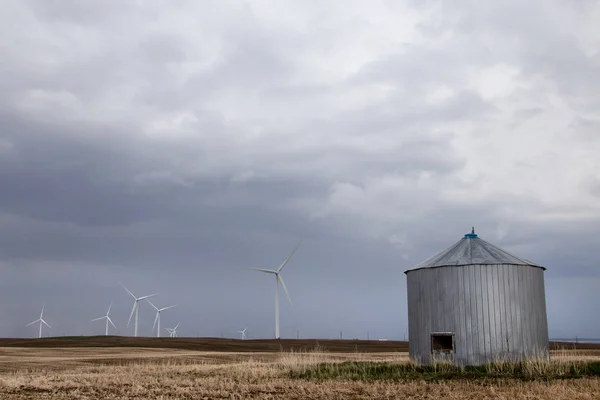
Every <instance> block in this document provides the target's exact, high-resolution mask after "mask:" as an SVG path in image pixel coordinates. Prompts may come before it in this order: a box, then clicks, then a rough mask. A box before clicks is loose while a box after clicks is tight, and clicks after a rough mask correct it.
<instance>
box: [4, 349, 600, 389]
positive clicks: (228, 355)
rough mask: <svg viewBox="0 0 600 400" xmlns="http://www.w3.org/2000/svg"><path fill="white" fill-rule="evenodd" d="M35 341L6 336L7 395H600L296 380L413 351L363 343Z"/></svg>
mask: <svg viewBox="0 0 600 400" xmlns="http://www.w3.org/2000/svg"><path fill="white" fill-rule="evenodd" d="M132 340H135V339H132ZM184 340H185V339H182V342H183V341H184ZM32 342H33V343H36V344H35V345H31V343H32ZM32 342H24V343H21V344H23V345H24V346H27V347H19V346H17V345H18V343H16V342H12V343H9V342H5V343H2V341H0V346H3V345H8V346H7V347H0V399H403V398H415V399H440V398H443V399H459V398H460V399H511V400H512V399H553V400H559V399H600V378H598V377H581V378H577V379H554V380H550V381H544V380H532V381H524V380H519V379H493V380H489V381H488V380H476V381H473V380H465V379H456V380H454V379H453V380H441V381H437V382H436V381H427V380H425V379H411V380H404V381H393V380H375V381H370V382H367V381H363V380H349V379H331V380H312V379H298V378H294V377H293V374H294V373H298V372H302V371H307V370H310V369H311V368H314V366H315V365H320V364H322V363H331V364H335V365H338V364H339V365H342V364H340V363H343V362H344V361H359V362H363V361H372V362H377V363H390V364H403V365H404V364H408V363H409V361H408V355H407V353H406V352H405V349H401V351H393V350H392V349H391V348H390V349H387V350H384V351H370V352H369V351H368V350H366V351H360V350H359V351H356V348H359V347H357V345H355V346H354V347H347V351H346V352H343V351H341V350H343V346H342V344H340V343H337V344H335V343H333V342H332V343H329V342H328V343H327V344H329V345H330V348H327V347H320V348H319V347H317V348H315V347H314V346H313V348H312V349H306V346H307V345H308V344H306V343H305V344H303V345H302V346H299V347H300V348H299V349H294V348H293V346H292V349H283V350H279V351H270V350H267V351H208V350H190V349H189V348H185V346H183V345H181V346H179V347H180V348H177V346H174V347H171V348H158V347H154V348H146V347H122V346H102V347H90V346H69V345H70V344H72V341H71V340H68V341H66V342H65V341H63V343H64V344H67V345H68V346H64V347H58V346H55V345H54V343H52V342H48V346H47V347H41V346H39V343H40V342H41V341H32ZM136 343H137V342H136ZM121 344H124V343H121ZM171 344H176V341H174V342H172V343H171ZM238 345H239V346H244V345H246V346H251V345H250V344H239V343H238ZM263 345H264V344H260V343H259V344H256V343H255V346H258V347H261V346H263ZM331 345H332V346H331ZM376 345H377V344H375V343H374V344H373V346H374V347H373V348H371V349H370V350H376V347H375V346H376ZM346 346H350V344H349V343H346ZM188 347H189V346H188ZM192 347H193V346H192ZM267 347H268V346H267ZM367 347H368V346H367ZM269 348H270V347H269ZM576 360H580V361H581V362H583V361H588V360H599V361H600V350H594V349H580V350H558V351H554V354H553V361H552V363H555V364H557V365H558V364H565V363H572V362H573V361H576ZM565 365H566V364H565Z"/></svg>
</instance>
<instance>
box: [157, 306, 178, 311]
mask: <svg viewBox="0 0 600 400" xmlns="http://www.w3.org/2000/svg"><path fill="white" fill-rule="evenodd" d="M173 307H177V304H175V305H174V306H168V307H163V308H161V309H160V310H158V311H165V310H168V309H169V308H173Z"/></svg>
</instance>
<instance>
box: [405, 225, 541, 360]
mask: <svg viewBox="0 0 600 400" xmlns="http://www.w3.org/2000/svg"><path fill="white" fill-rule="evenodd" d="M545 269H546V268H544V267H542V266H540V265H537V264H534V263H532V262H530V261H528V260H525V259H523V258H520V257H517V256H515V255H513V254H510V253H508V252H506V251H504V250H502V249H500V248H498V247H496V246H494V245H493V244H491V243H488V242H486V241H485V240H483V239H480V238H479V237H478V236H477V235H476V234H475V232H474V230H473V231H472V232H471V233H469V234H467V235H465V236H464V238H462V239H461V240H460V241H459V242H457V243H456V244H454V245H453V246H451V247H449V248H447V249H446V250H443V251H441V252H440V253H438V254H436V255H434V256H433V257H431V258H429V259H427V260H425V261H424V262H422V263H421V264H419V265H417V266H416V267H414V268H413V269H409V270H408V271H406V272H405V273H406V277H407V285H408V329H409V351H410V357H411V359H413V360H415V361H417V362H419V363H421V364H425V365H427V364H431V363H432V362H433V361H435V360H440V359H444V360H448V361H451V362H453V363H454V364H456V365H481V364H486V363H489V362H494V361H517V360H522V359H524V358H529V357H544V358H546V357H548V355H549V343H548V322H547V317H546V297H545V290H544V270H545Z"/></svg>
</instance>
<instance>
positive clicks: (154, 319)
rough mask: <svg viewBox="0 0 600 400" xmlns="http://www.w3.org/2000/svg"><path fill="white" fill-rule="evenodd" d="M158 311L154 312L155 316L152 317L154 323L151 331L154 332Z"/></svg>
mask: <svg viewBox="0 0 600 400" xmlns="http://www.w3.org/2000/svg"><path fill="white" fill-rule="evenodd" d="M158 316H159V314H158V311H157V312H156V317H154V323H153V324H152V332H154V327H155V326H156V321H158Z"/></svg>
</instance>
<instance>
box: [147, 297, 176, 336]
mask: <svg viewBox="0 0 600 400" xmlns="http://www.w3.org/2000/svg"><path fill="white" fill-rule="evenodd" d="M146 301H147V302H148V303H150V305H151V306H152V307H154V309H155V310H156V317H155V318H154V324H152V330H154V327H155V326H156V322H157V321H158V328H157V329H156V337H160V313H161V311H165V310H168V309H169V308H173V307H175V306H168V307H163V308H158V307H156V306H155V305H154V304H152V302H151V301H150V300H148V299H146Z"/></svg>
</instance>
